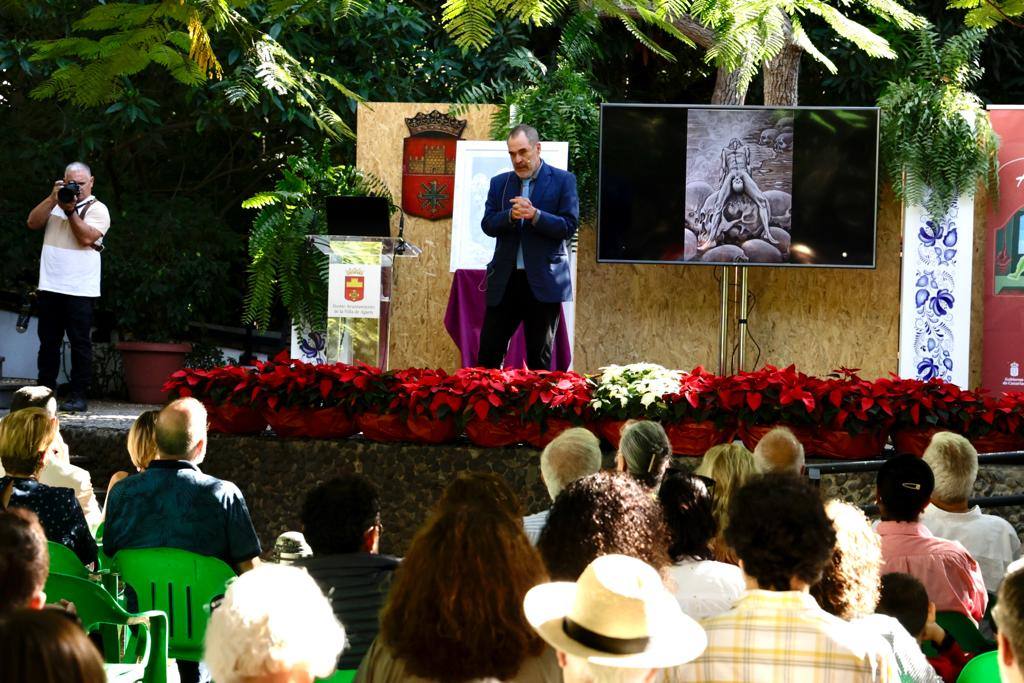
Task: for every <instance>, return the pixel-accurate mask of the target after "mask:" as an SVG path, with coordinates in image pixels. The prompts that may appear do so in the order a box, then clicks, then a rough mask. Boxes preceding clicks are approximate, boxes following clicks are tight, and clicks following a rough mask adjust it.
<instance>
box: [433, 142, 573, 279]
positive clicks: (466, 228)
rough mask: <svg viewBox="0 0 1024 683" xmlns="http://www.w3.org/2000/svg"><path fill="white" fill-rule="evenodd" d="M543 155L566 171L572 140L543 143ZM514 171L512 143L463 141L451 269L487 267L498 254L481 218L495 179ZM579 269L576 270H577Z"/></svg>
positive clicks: (459, 153)
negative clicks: (570, 141)
mask: <svg viewBox="0 0 1024 683" xmlns="http://www.w3.org/2000/svg"><path fill="white" fill-rule="evenodd" d="M540 158H541V159H543V160H544V162H545V163H548V164H551V165H552V166H554V167H555V168H560V169H562V170H563V171H565V170H568V168H569V143H568V142H545V141H541V143H540ZM511 170H512V160H511V159H509V157H508V144H507V143H506V142H503V141H500V140H459V142H458V145H457V147H456V153H455V199H454V204H453V209H452V239H451V254H452V255H451V262H450V264H449V269H450V270H451V272H453V273H454V272H455V271H456V270H483V269H484V268H486V267H487V263H488V262H489V261H490V260H491V256H493V255H494V238H493V237H489V236H487V235H485V234H484V231H483V230H482V229H481V228H480V221H481V220H482V219H483V217H484V204H485V203H486V202H487V190H488V189H489V188H490V186H491V178H493V177H494V176H496V175H498V174H499V173H505V172H506V171H511ZM574 272H575V270H574Z"/></svg>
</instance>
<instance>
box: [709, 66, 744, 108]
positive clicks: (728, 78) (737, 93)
mask: <svg viewBox="0 0 1024 683" xmlns="http://www.w3.org/2000/svg"><path fill="white" fill-rule="evenodd" d="M746 99H747V89H746V88H742V89H741V88H740V72H739V71H727V70H726V69H725V68H723V67H718V75H717V77H716V78H715V92H714V94H713V95H711V104H743V102H744V101H745V100H746Z"/></svg>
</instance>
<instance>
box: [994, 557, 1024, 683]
mask: <svg viewBox="0 0 1024 683" xmlns="http://www.w3.org/2000/svg"><path fill="white" fill-rule="evenodd" d="M992 617H993V618H994V619H995V622H996V626H997V627H998V629H999V631H998V633H997V634H996V642H998V643H999V674H1000V676H1001V678H1002V681H1003V683H1024V667H1022V666H1021V658H1022V657H1024V572H1021V571H1017V572H1012V573H1010V574H1007V575H1006V578H1004V579H1003V583H1002V584H1001V585H1000V586H999V599H998V600H996V606H995V607H993V608H992Z"/></svg>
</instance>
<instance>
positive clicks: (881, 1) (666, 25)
mask: <svg viewBox="0 0 1024 683" xmlns="http://www.w3.org/2000/svg"><path fill="white" fill-rule="evenodd" d="M964 1H966V0H964ZM978 1H982V0H978ZM1012 1H1014V2H1020V1H1022V0H1012ZM838 4H839V7H836V6H834V5H831V4H829V3H827V2H824V0H791V1H790V2H785V3H779V2H778V1H777V0H660V1H658V2H654V3H651V2H649V0H622V1H621V2H610V1H608V0H597V1H596V2H593V3H590V4H588V5H585V6H582V7H578V6H576V5H571V4H570V3H568V2H565V0H512V1H511V2H510V1H509V0H447V1H446V2H445V5H444V13H443V15H442V20H443V21H444V24H445V26H446V28H447V29H448V31H449V32H450V33H451V34H452V36H453V37H454V39H455V42H456V44H458V45H460V46H461V47H463V48H465V49H471V48H477V49H479V48H480V47H481V46H484V45H486V44H487V43H488V41H489V40H490V38H491V35H492V32H491V29H490V26H491V24H492V23H493V22H494V20H495V19H496V18H497V17H501V16H509V17H514V18H516V19H518V20H520V21H523V22H525V23H531V24H533V25H536V26H541V25H554V24H556V23H559V22H561V23H565V24H571V21H572V16H573V14H572V12H573V11H580V12H582V13H584V14H592V13H596V14H599V15H602V16H608V17H614V18H616V19H618V20H619V21H621V22H622V24H623V25H624V26H625V27H626V30H627V31H629V32H630V33H631V34H632V35H633V37H634V38H635V39H636V40H637V41H638V42H639V43H640V44H642V45H643V46H644V47H646V48H647V49H649V50H651V51H652V52H654V53H656V54H658V55H660V56H661V57H663V58H666V59H669V60H672V59H675V56H674V54H673V52H672V51H670V50H669V49H668V48H666V47H663V46H662V45H661V44H660V43H659V42H658V41H656V40H654V39H653V38H652V37H651V36H650V35H648V33H647V31H649V30H652V29H653V30H656V31H658V32H659V33H661V34H663V35H665V36H668V37H669V38H671V39H674V40H673V41H672V45H673V47H678V45H679V44H680V43H682V44H684V45H689V46H692V45H693V44H694V43H693V41H692V40H691V39H690V37H689V35H688V34H694V33H695V32H696V31H700V30H703V31H704V33H705V34H707V33H710V35H712V36H713V40H712V44H711V46H710V48H709V49H708V51H707V53H706V59H707V61H708V62H709V63H714V64H715V65H716V66H720V67H725V68H727V69H728V70H729V71H737V72H739V76H740V84H739V85H740V88H742V89H744V90H745V89H746V88H747V86H748V85H749V84H750V82H751V80H752V79H753V78H754V76H755V75H757V74H758V72H759V71H760V70H761V68H762V66H763V65H765V64H766V63H768V62H770V61H771V60H772V59H774V58H775V57H776V56H778V55H779V54H780V53H781V52H782V50H783V49H784V48H786V47H787V46H788V45H790V44H796V45H797V46H799V47H800V48H801V49H802V50H803V51H805V52H807V54H809V55H810V56H811V57H812V58H814V59H815V60H817V61H819V62H820V63H822V64H823V65H824V66H825V67H826V68H827V69H828V70H829V71H831V72H833V73H834V72H835V70H836V69H835V65H834V64H833V63H832V61H831V60H830V59H829V58H828V56H827V55H826V54H825V50H824V49H822V47H820V46H819V45H817V44H815V42H814V41H813V40H812V38H811V36H810V33H809V31H808V28H809V25H811V24H814V23H824V24H825V25H827V26H828V27H829V28H830V29H831V32H830V36H829V40H830V41H831V40H834V37H835V36H838V37H840V38H842V39H844V40H848V41H850V42H851V43H853V44H854V45H856V46H857V48H859V49H860V50H862V51H864V52H865V53H866V54H868V55H869V56H871V57H884V58H888V59H892V58H894V57H895V56H896V53H895V52H894V51H893V50H892V48H891V47H890V46H889V44H888V42H887V41H886V40H885V39H884V38H883V37H881V36H879V35H878V34H876V33H874V32H873V31H871V30H870V29H869V28H868V27H867V26H865V25H864V24H861V23H859V22H857V21H855V20H854V19H852V18H851V14H852V11H857V10H860V11H864V12H866V13H867V14H868V15H869V16H874V17H878V18H881V19H883V20H884V21H886V22H890V23H892V24H895V25H896V26H898V27H900V28H901V29H910V28H918V27H921V26H923V24H924V21H923V20H922V19H921V17H918V16H917V15H915V14H913V13H911V12H909V11H908V10H907V9H905V8H904V7H903V6H902V5H901V4H900V3H899V2H898V1H897V0H842V1H841V2H840V3H838ZM570 8H571V9H570ZM844 11H845V13H844ZM805 25H807V26H805Z"/></svg>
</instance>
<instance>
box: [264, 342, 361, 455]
mask: <svg viewBox="0 0 1024 683" xmlns="http://www.w3.org/2000/svg"><path fill="white" fill-rule="evenodd" d="M359 375H360V370H359V368H357V367H356V366H352V365H345V364H344V363H338V364H336V365H313V364H310V363H303V362H302V361H298V360H292V359H290V358H288V355H287V353H282V354H280V355H279V356H278V357H277V358H275V359H274V362H272V363H265V364H261V366H260V372H259V375H258V380H257V386H256V388H255V389H254V391H253V402H254V404H255V405H257V406H259V408H260V409H261V412H262V414H263V417H264V418H265V419H266V421H267V422H268V423H269V424H270V426H271V428H273V430H274V431H275V432H277V435H278V436H294V437H306V438H314V439H341V438H344V437H347V436H351V435H352V434H354V433H355V432H356V424H355V420H354V419H353V417H352V405H353V403H354V401H355V398H356V396H358V395H359V393H360V389H359V388H358V387H357V386H356V383H355V379H356V377H357V376H359Z"/></svg>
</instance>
